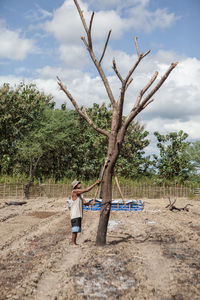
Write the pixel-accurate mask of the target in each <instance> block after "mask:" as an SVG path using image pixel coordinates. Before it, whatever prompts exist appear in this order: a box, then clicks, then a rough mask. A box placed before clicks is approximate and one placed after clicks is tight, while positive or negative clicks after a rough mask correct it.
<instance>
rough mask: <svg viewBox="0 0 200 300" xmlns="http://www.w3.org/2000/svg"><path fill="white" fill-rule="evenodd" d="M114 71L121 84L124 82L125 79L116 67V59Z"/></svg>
mask: <svg viewBox="0 0 200 300" xmlns="http://www.w3.org/2000/svg"><path fill="white" fill-rule="evenodd" d="M113 70H114V71H115V74H116V75H117V77H118V78H119V80H120V81H121V82H123V81H124V80H123V78H122V76H121V74H120V73H119V71H118V69H117V65H116V61H115V58H113Z"/></svg>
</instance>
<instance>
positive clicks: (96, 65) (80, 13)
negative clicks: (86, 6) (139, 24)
mask: <svg viewBox="0 0 200 300" xmlns="http://www.w3.org/2000/svg"><path fill="white" fill-rule="evenodd" d="M74 3H75V5H76V7H77V10H78V13H79V15H80V18H81V21H82V23H83V27H84V29H85V32H86V34H87V37H88V43H87V42H86V40H85V38H84V37H81V39H82V40H83V42H84V44H85V46H86V48H87V50H88V52H89V54H90V57H91V59H92V61H93V63H94V65H95V67H96V69H97V71H98V72H99V74H100V77H101V79H102V81H103V84H104V87H105V89H106V92H107V94H108V97H109V99H110V102H111V104H112V106H113V107H116V105H117V104H116V101H115V98H114V96H113V93H112V90H111V88H110V85H109V82H108V80H107V78H106V75H105V73H104V71H103V69H102V67H101V64H100V62H99V61H98V60H97V58H96V56H95V54H94V52H93V49H92V38H91V28H92V21H93V17H94V15H93V14H92V16H91V19H90V28H89V29H88V27H87V24H86V22H85V19H84V16H83V12H82V10H81V8H80V6H79V4H78V1H77V0H74ZM110 33H111V31H110V32H109V34H108V38H107V43H108V40H109V37H110ZM107 43H106V44H105V47H104V51H103V54H102V58H101V59H100V61H101V60H102V59H103V56H104V53H105V51H106V47H107Z"/></svg>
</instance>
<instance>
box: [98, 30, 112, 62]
mask: <svg viewBox="0 0 200 300" xmlns="http://www.w3.org/2000/svg"><path fill="white" fill-rule="evenodd" d="M111 32H112V30H110V31H109V33H108V36H107V40H106V43H105V46H104V49H103V53H102V55H101V58H100V60H99V64H101V62H102V59H103V57H104V54H105V52H106V48H107V45H108V41H109V38H110V35H111Z"/></svg>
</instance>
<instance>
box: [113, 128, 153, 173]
mask: <svg viewBox="0 0 200 300" xmlns="http://www.w3.org/2000/svg"><path fill="white" fill-rule="evenodd" d="M148 134H149V132H148V131H146V130H144V125H140V123H139V122H136V123H134V122H132V123H131V124H130V126H129V128H128V130H127V132H126V136H125V138H124V142H123V145H122V149H121V153H120V156H119V159H118V161H117V163H116V170H117V174H119V175H121V176H123V177H126V178H132V179H135V178H138V177H140V176H145V175H148V168H149V165H150V156H146V157H145V151H144V148H145V147H147V146H148V145H149V140H148V139H147V136H148Z"/></svg>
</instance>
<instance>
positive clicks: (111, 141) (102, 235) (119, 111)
mask: <svg viewBox="0 0 200 300" xmlns="http://www.w3.org/2000/svg"><path fill="white" fill-rule="evenodd" d="M74 3H75V5H76V8H77V10H78V13H79V16H80V19H81V21H82V24H83V27H84V29H85V32H86V36H87V38H85V37H81V39H82V41H83V43H84V44H85V46H86V49H87V50H88V52H89V55H90V58H91V60H92V61H93V63H94V65H95V67H96V69H97V71H98V73H99V75H100V77H101V79H102V82H103V84H104V87H105V89H106V92H107V95H108V98H109V100H110V103H111V106H112V124H111V128H110V131H106V130H104V129H102V128H99V127H97V126H96V124H95V123H94V122H93V121H92V120H91V119H90V118H89V116H88V115H87V112H86V110H85V109H84V108H83V109H81V108H80V107H79V106H78V104H77V102H76V100H75V99H74V98H73V96H72V95H71V94H70V92H69V90H68V89H67V88H66V87H65V86H64V85H63V83H62V81H61V80H60V79H59V78H58V77H57V78H58V84H59V86H60V89H61V90H62V91H63V92H64V93H65V94H66V96H67V97H68V98H69V100H70V101H71V102H72V104H73V105H74V107H75V109H76V110H77V112H78V113H79V114H80V115H81V116H82V117H83V118H84V119H85V120H86V121H87V122H88V123H89V125H90V126H91V127H93V128H94V129H95V130H96V131H97V132H99V133H101V134H103V135H105V136H106V137H107V139H108V151H107V158H106V159H107V160H108V161H109V163H108V166H107V168H106V170H105V173H104V176H103V182H104V184H103V188H102V189H103V193H102V209H101V213H100V220H99V226H98V231H97V237H96V244H97V245H98V246H103V245H105V244H106V234H107V226H108V221H109V216H110V206H111V201H112V176H113V170H114V166H115V163H116V161H117V159H118V157H119V154H120V150H121V146H122V143H123V140H124V136H125V134H126V130H127V128H128V126H129V125H130V123H131V122H132V121H133V120H134V118H135V117H136V116H137V115H138V114H139V113H140V112H141V111H142V110H143V109H145V108H146V107H147V105H149V104H150V103H151V102H152V101H153V99H152V97H153V95H154V94H155V93H156V92H157V91H158V89H159V88H160V87H161V85H162V84H163V83H164V82H165V80H166V79H167V77H168V76H169V74H170V73H171V71H172V70H173V69H174V68H175V67H176V65H177V63H172V64H171V66H170V67H169V69H168V70H167V71H166V73H165V74H164V75H163V77H161V79H160V80H159V81H158V82H157V84H156V85H155V86H154V88H152V89H151V91H150V92H149V93H148V94H147V95H146V96H144V95H145V94H146V92H147V91H148V90H149V89H150V87H151V86H152V84H153V83H154V82H155V81H156V78H157V76H158V72H155V73H154V75H153V76H152V78H151V79H150V80H149V82H148V83H147V85H146V86H145V87H144V88H143V89H142V90H141V91H140V92H139V94H138V96H137V98H136V101H135V104H134V105H133V108H132V110H131V111H130V113H129V114H128V116H127V117H126V118H125V120H124V121H122V117H123V108H124V100H125V94H126V91H127V89H128V87H129V85H130V84H131V82H132V80H133V79H132V78H131V76H132V74H133V72H134V71H135V70H136V68H137V67H138V65H139V63H140V62H141V61H142V59H143V58H144V57H145V56H146V55H148V54H149V52H150V50H148V51H147V52H146V53H145V54H143V53H140V51H139V47H138V43H137V37H136V38H135V40H134V41H135V46H136V50H137V55H138V58H137V60H136V62H135V64H134V65H133V66H132V67H131V68H130V70H129V72H128V74H127V76H126V77H125V78H123V77H122V76H121V74H120V72H119V70H118V68H117V64H116V61H115V59H113V70H114V72H115V74H116V76H117V77H118V79H119V80H120V82H121V89H120V94H119V97H118V99H115V98H114V95H113V93H112V90H111V88H110V84H109V82H108V79H107V77H106V75H105V73H104V70H103V68H102V66H101V62H102V60H103V57H104V54H105V51H106V48H107V44H108V42H109V38H110V35H111V30H110V31H109V33H108V37H107V40H106V42H105V46H104V49H103V51H102V55H101V57H100V59H97V57H96V56H95V53H94V51H93V44H92V36H91V31H92V23H93V19H94V12H93V13H92V15H91V19H90V23H89V26H88V25H87V24H86V21H85V18H84V15H83V12H82V10H81V8H80V6H79V3H78V1H77V0H74Z"/></svg>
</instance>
